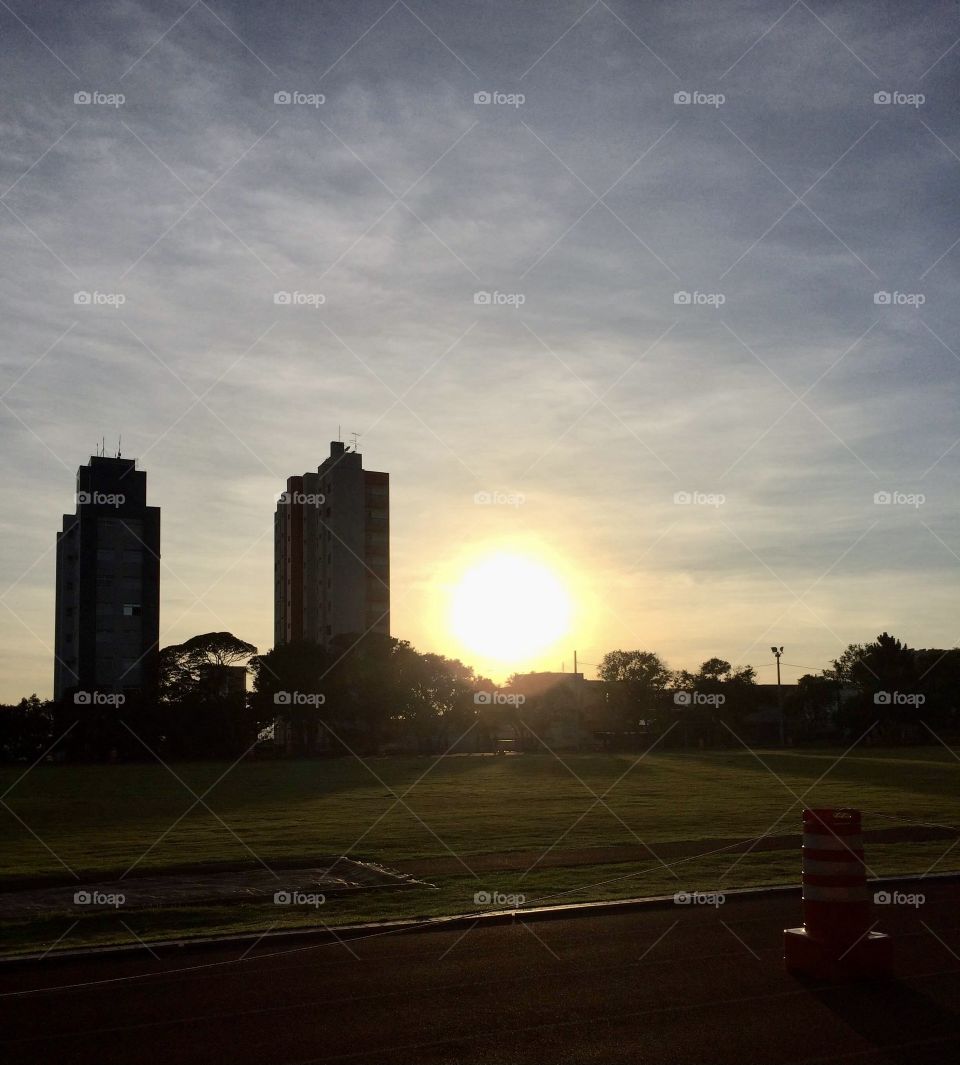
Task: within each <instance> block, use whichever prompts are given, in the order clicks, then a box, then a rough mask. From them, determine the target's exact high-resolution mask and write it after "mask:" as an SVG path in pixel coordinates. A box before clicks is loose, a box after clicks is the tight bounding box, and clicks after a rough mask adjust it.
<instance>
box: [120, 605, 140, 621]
mask: <svg viewBox="0 0 960 1065" xmlns="http://www.w3.org/2000/svg"><path fill="white" fill-rule="evenodd" d="M123 616H124V617H125V618H138V617H140V604H139V603H124V604H123Z"/></svg>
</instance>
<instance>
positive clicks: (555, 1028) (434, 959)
mask: <svg viewBox="0 0 960 1065" xmlns="http://www.w3.org/2000/svg"><path fill="white" fill-rule="evenodd" d="M900 888H901V890H903V891H904V892H917V891H921V890H922V891H923V892H924V894H925V895H926V902H925V903H924V904H923V905H922V906H920V907H919V908H913V907H909V906H904V905H899V906H896V905H891V906H882V907H878V908H877V916H878V917H879V918H880V925H879V928H880V929H882V930H886V931H889V932H891V933H892V934H893V935H894V937H895V943H894V949H895V955H896V969H897V975H896V979H895V980H894V981H892V982H890V983H888V984H885V985H882V986H854V985H847V986H842V985H817V984H815V983H812V982H801V981H799V980H797V979H794V978H792V977H789V976H787V975H786V974H785V972H784V970H783V965H782V962H781V939H782V936H781V932H782V929H783V928H784V927H785V926H789V925H795V924H798V923H799V921H798V916H799V905H800V904H799V900H798V898H797V897H796V896H794V895H790V896H786V897H785V896H782V895H781V896H773V897H768V898H753V899H743V898H740V899H738V898H736V897H731V898H730V899H728V900H727V902H726V903H725V904H724V905H723V906H721V907H719V908H713V907H691V906H673V905H666V906H662V907H657V908H648V909H644V910H642V911H637V912H633V913H628V914H616V915H607V916H603V917H580V918H564V919H552V920H539V921H534V920H530V921H526V922H517V923H514V924H507V925H497V926H484V925H477V926H476V927H473V928H465V927H458V928H455V929H449V930H444V931H431V932H418V933H405V934H396V933H392V934H380V935H376V936H369V935H368V936H367V937H365V938H355V939H350V940H349V941H347V942H337V941H329V942H324V943H309V944H307V945H304V942H303V941H297V942H289V941H284V940H264V941H262V942H260V943H259V944H258V945H256V946H255V947H253V949H249V947H248V946H247V945H244V946H242V947H239V948H238V947H234V946H232V947H229V948H216V949H213V948H207V949H181V950H177V951H176V952H174V951H172V950H164V951H159V952H158V953H159V957H157V958H154V957H151V955H150V954H149V953H147V952H146V951H144V952H142V953H140V954H137V955H135V956H132V957H124V958H122V959H118V958H109V959H108V958H100V959H97V960H93V959H85V960H70V961H66V960H58V961H50V960H47V961H46V962H43V963H38V964H30V965H15V966H14V965H10V966H7V965H4V966H2V967H0V995H2V997H0V1032H2V1042H0V1056H2V1058H3V1060H4V1061H6V1062H10V1063H11V1065H12V1063H14V1062H38V1063H39V1062H57V1063H58V1065H67V1063H71V1062H78V1063H79V1062H84V1063H86V1062H90V1063H96V1065H108V1063H112V1062H119V1063H123V1065H131V1063H138V1065H139V1063H146V1062H161V1063H163V1065H173V1063H178V1065H179V1063H189V1062H200V1063H203V1065H218V1063H221V1062H244V1063H246V1062H249V1063H256V1065H272V1063H280V1062H284V1063H294V1062H296V1063H306V1062H326V1061H354V1062H371V1063H373V1062H376V1063H384V1065H393V1063H401V1062H402V1063H421V1062H457V1063H462V1062H485V1063H501V1062H502V1063H506V1062H531V1063H533V1062H536V1063H538V1065H539V1063H550V1062H594V1063H598V1065H611V1063H618V1062H631V1063H646V1062H650V1063H657V1065H659V1063H685V1062H703V1063H710V1065H723V1063H727V1062H729V1063H731V1065H734V1063H735V1065H752V1063H757V1065H778V1063H781V1062H814V1061H816V1062H828V1061H830V1062H833V1061H836V1062H846V1061H850V1062H862V1063H865V1065H876V1063H880V1062H892V1063H896V1065H918V1063H919V1065H922V1063H926V1062H930V1063H937V1065H940V1063H942V1062H945V1061H950V1060H957V1053H958V1051H960V907H958V903H960V884H958V883H957V882H944V881H941V882H934V881H927V882H924V883H923V884H919V885H918V883H917V882H916V881H914V882H910V883H904V884H902V885H900ZM245 951H249V952H248V953H246V956H245V957H242V955H244V952H245Z"/></svg>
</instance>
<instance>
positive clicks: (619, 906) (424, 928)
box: [0, 873, 960, 966]
mask: <svg viewBox="0 0 960 1065" xmlns="http://www.w3.org/2000/svg"><path fill="white" fill-rule="evenodd" d="M919 880H923V881H935V882H943V881H950V880H960V873H931V874H928V875H924V874H920V873H911V874H906V875H903V876H884V877H877V878H875V879H874V878H870V879H868V880H867V883H868V884H904V883H912V882H915V881H919ZM791 894H792V895H799V894H800V886H799V885H794V884H775V885H770V886H766V887H755V888H750V887H748V888H731V889H730V890H729V891H725V892H723V895H724V896H725V897H726V898H734V899H758V898H772V897H776V896H778V895H791ZM674 905H676V903H675V902H674V897H673V895H649V896H646V897H642V898H630V899H610V900H607V901H599V902H576V903H565V904H564V903H561V904H559V905H556V906H535V907H530V908H529V909H521V910H493V911H486V912H479V913H458V914H450V915H449V916H444V917H410V918H404V919H402V920H396V921H368V922H365V923H363V924H351V925H337V926H336V927H334V928H330V927H327V926H324V927H323V928H294V929H289V930H285V931H279V932H266V933H263V932H259V933H258V932H240V933H235V934H232V935H231V934H227V935H221V936H197V937H195V938H194V937H191V938H189V939H160V940H150V941H149V942H148V943H131V944H106V945H104V946H101V947H84V948H78V949H76V950H58V951H49V952H47V953H44V954H39V953H32V954H13V955H6V956H4V955H0V965H3V966H14V965H25V964H30V963H34V962H41V961H43V962H47V963H50V962H57V961H76V960H78V959H89V958H126V957H130V956H132V955H134V954H139V953H142V952H143V951H144V950H145V949H146V947H149V948H150V950H163V951H169V950H171V949H173V950H174V952H176V951H178V950H182V949H190V950H199V949H204V948H208V949H216V948H218V947H228V946H231V945H233V944H236V945H237V946H243V945H245V944H250V943H255V942H259V941H260V940H264V941H268V940H280V939H282V940H283V941H285V942H287V943H291V942H301V941H303V942H307V943H309V942H311V941H313V942H333V941H335V940H338V939H353V938H358V937H359V938H365V937H367V936H373V935H386V934H389V933H394V932H399V933H410V932H433V931H440V930H447V929H452V928H464V927H472V926H473V925H476V924H481V925H485V926H497V925H506V924H513V923H515V922H516V921H517V920H518V919H523V918H525V919H532V920H538V921H549V920H569V919H571V918H576V917H602V916H605V915H607V914H621V913H632V912H635V911H642V910H647V909H649V910H655V909H662V908H666V907H668V906H674Z"/></svg>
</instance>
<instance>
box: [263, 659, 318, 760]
mask: <svg viewBox="0 0 960 1065" xmlns="http://www.w3.org/2000/svg"><path fill="white" fill-rule="evenodd" d="M335 665H336V658H335V656H334V655H333V654H331V653H330V652H329V651H327V650H326V649H325V648H323V647H321V646H319V645H318V644H315V643H311V642H310V641H308V640H298V641H295V642H293V643H286V644H281V645H280V646H279V647H274V648H273V649H272V650H270V651H268V652H267V653H266V654H262V655H256V656H254V657H253V658H251V660H250V669H251V671H252V672H253V694H252V696H251V698H250V706H251V710H252V714H253V718H254V720H255V721H256V723H257V725H258V726H259V727H260V728H263V727H265V726H268V725H272V724H273V723H274V722H276V721H280V722H282V724H283V725H284V727H285V729H286V730H287V731H288V732H289V736H290V743H291V746H292V748H293V753H294V754H297V755H305V754H310V753H312V752H313V751H314V750H315V749H316V746H317V742H318V738H319V735H320V729H321V721H323V720H326V715H327V714H328V713H329V712H330V708H331V707H332V706H334V705H335V704H336V703H337V699H336V698H335V697H333V698H331V697H332V696H334V692H333V688H334V684H335V679H334V678H333V677H331V675H330V674H331V672H332V670H333V667H334V666H335Z"/></svg>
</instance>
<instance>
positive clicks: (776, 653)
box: [770, 647, 787, 747]
mask: <svg viewBox="0 0 960 1065" xmlns="http://www.w3.org/2000/svg"><path fill="white" fill-rule="evenodd" d="M770 650H771V651H773V655H774V657H775V658H776V660H777V711H778V712H779V715H780V746H781V747H783V746H785V745H786V742H787V738H786V729H785V728H784V724H783V691H782V689H781V688H780V656H781V655H782V654H783V648H782V647H771V648H770Z"/></svg>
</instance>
